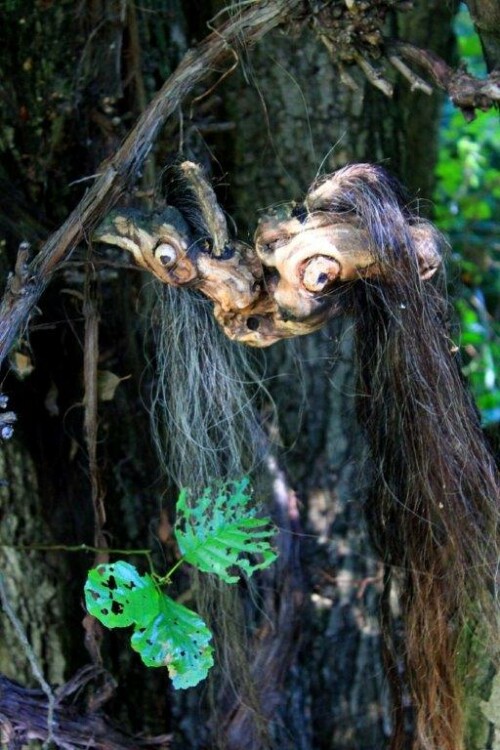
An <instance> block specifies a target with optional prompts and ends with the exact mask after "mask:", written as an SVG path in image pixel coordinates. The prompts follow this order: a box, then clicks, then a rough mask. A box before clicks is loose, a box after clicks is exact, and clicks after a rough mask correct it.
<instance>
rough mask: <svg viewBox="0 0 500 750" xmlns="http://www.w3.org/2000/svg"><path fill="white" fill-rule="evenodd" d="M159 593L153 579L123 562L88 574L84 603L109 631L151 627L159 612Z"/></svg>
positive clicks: (104, 566) (100, 567)
mask: <svg viewBox="0 0 500 750" xmlns="http://www.w3.org/2000/svg"><path fill="white" fill-rule="evenodd" d="M159 596H160V594H159V592H158V589H157V587H156V586H155V583H154V581H153V579H152V578H151V576H149V575H147V574H146V575H140V574H139V572H138V571H137V569H136V568H135V567H134V566H133V565H130V564H129V563H127V562H123V561H122V560H120V561H118V562H115V563H111V564H110V565H98V566H97V568H94V569H93V570H90V571H89V574H88V578H87V582H86V584H85V603H86V605H87V610H88V611H89V612H90V614H91V615H94V617H97V618H98V620H100V621H101V622H102V624H103V625H106V627H108V628H125V627H127V626H128V625H134V624H135V625H137V626H138V627H142V626H145V625H148V624H149V623H150V622H151V620H152V619H153V618H154V617H155V616H156V615H157V614H158V612H159Z"/></svg>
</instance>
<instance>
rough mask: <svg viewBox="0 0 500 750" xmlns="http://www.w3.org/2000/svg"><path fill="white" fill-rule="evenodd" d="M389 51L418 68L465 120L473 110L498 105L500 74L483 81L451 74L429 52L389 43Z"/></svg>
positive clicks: (456, 72) (461, 72)
mask: <svg viewBox="0 0 500 750" xmlns="http://www.w3.org/2000/svg"><path fill="white" fill-rule="evenodd" d="M390 46H391V50H392V51H393V52H395V53H396V55H397V56H398V57H404V58H406V60H408V61H410V62H411V63H413V64H415V65H418V66H420V67H421V68H422V70H425V72H426V73H427V74H428V75H429V76H430V77H431V78H432V80H433V81H434V83H435V84H436V85H437V86H439V88H441V89H443V90H444V91H446V92H447V94H448V96H449V97H450V99H451V101H452V102H453V104H455V106H456V107H459V108H460V109H461V110H462V112H463V114H464V117H465V118H466V119H467V120H473V119H474V118H475V110H476V109H481V110H488V109H490V108H491V107H493V106H495V105H498V103H499V102H500V71H498V70H496V71H495V70H494V71H493V72H492V73H490V74H489V76H487V77H486V78H484V79H478V78H474V76H471V75H470V74H469V73H467V71H465V70H454V69H453V68H451V67H450V66H449V65H448V64H447V63H446V62H445V61H444V60H442V59H441V58H440V57H439V56H438V55H436V54H435V53H434V52H431V51H430V50H425V49H420V48H419V47H415V45H413V44H409V43H408V42H398V41H395V42H392V44H391V45H390Z"/></svg>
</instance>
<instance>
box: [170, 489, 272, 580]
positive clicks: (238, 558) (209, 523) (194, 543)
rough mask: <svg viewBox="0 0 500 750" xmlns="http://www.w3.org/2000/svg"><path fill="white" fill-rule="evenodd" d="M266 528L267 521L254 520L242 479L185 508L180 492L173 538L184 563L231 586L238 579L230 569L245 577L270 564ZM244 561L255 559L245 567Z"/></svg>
mask: <svg viewBox="0 0 500 750" xmlns="http://www.w3.org/2000/svg"><path fill="white" fill-rule="evenodd" d="M270 523H271V521H270V519H269V518H259V517H258V516H257V510H256V508H255V507H253V504H252V499H251V496H250V488H249V482H248V479H246V478H244V479H242V480H240V481H238V482H229V483H227V484H225V485H222V486H221V487H220V488H219V489H218V490H215V491H214V490H212V489H211V488H207V489H206V490H205V491H204V492H203V494H202V495H201V497H200V498H197V499H196V500H195V501H192V502H191V503H190V502H189V492H188V490H182V492H181V493H180V496H179V500H178V502H177V521H176V528H175V536H176V539H177V542H178V544H179V548H180V550H181V552H182V554H183V556H184V559H185V560H186V561H187V562H189V563H191V564H192V565H195V566H196V567H197V568H199V570H202V571H204V572H206V573H213V574H214V575H217V576H218V577H219V578H222V580H224V581H226V583H235V582H236V581H238V579H239V576H238V575H236V574H235V572H234V568H240V570H241V571H243V572H245V573H246V574H247V575H248V576H250V575H252V573H253V572H254V571H255V570H258V569H261V568H266V567H268V566H269V565H271V563H273V562H274V560H275V559H276V557H277V555H276V552H274V550H273V549H272V547H271V546H270V543H269V540H270V539H271V538H272V537H273V536H274V535H275V530H274V529H273V528H270ZM248 555H252V556H254V555H257V556H258V558H257V559H256V560H255V558H254V559H253V561H251V560H250V559H249V557H248ZM231 569H233V571H232V572H231Z"/></svg>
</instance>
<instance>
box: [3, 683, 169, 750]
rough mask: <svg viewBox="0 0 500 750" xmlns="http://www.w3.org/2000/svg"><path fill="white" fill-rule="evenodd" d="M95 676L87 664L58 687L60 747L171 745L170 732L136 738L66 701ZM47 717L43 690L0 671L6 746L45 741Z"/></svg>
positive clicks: (55, 737)
mask: <svg viewBox="0 0 500 750" xmlns="http://www.w3.org/2000/svg"><path fill="white" fill-rule="evenodd" d="M95 676H96V670H92V669H90V670H89V668H85V669H83V670H81V672H79V673H78V674H77V675H75V677H74V678H73V680H72V681H71V682H70V683H68V684H67V685H65V686H63V688H61V689H60V691H58V692H59V700H56V706H55V709H54V716H53V722H52V726H53V732H52V737H51V740H52V741H53V742H54V744H55V745H56V746H57V747H60V748H64V749H65V750H80V748H88V749H89V750H91V749H92V748H93V749H94V750H139V748H143V747H157V748H165V747H169V746H170V736H169V735H163V736H161V737H154V738H150V739H148V738H141V739H137V738H136V737H132V736H130V735H127V734H125V733H124V732H122V731H120V730H118V729H116V728H115V727H113V726H112V725H111V724H110V722H109V721H108V719H107V718H106V717H105V716H104V715H103V714H101V713H97V712H91V711H81V710H79V709H78V708H77V707H76V706H75V705H74V703H71V704H70V703H69V701H68V702H67V703H66V702H65V701H66V700H67V699H68V698H69V697H70V696H71V695H73V694H74V693H75V692H76V690H78V689H81V688H82V686H84V685H85V684H86V683H87V682H88V681H89V679H91V678H92V677H95ZM73 697H74V696H73ZM47 718H48V705H47V696H46V695H45V693H44V692H43V691H42V690H39V689H36V690H34V689H29V688H25V687H22V686H21V685H19V684H18V683H17V682H13V681H12V680H9V679H7V677H4V676H3V675H0V730H1V733H2V740H3V742H5V747H7V748H17V747H20V746H24V745H27V744H28V743H30V742H33V740H40V741H42V742H44V741H46V740H47V739H49V736H48V728H47V723H48V722H47ZM2 746H3V743H2Z"/></svg>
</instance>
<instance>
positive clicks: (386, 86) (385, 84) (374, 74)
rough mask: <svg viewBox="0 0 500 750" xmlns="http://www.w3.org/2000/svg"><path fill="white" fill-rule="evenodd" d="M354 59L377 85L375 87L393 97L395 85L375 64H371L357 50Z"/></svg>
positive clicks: (373, 83)
mask: <svg viewBox="0 0 500 750" xmlns="http://www.w3.org/2000/svg"><path fill="white" fill-rule="evenodd" d="M354 59H355V60H356V63H357V65H358V66H359V67H360V68H361V70H362V71H363V73H364V74H365V76H366V77H367V78H368V80H369V81H370V83H371V84H372V85H373V86H375V88H377V89H379V90H380V91H382V93H383V94H385V95H386V96H388V97H389V98H391V97H392V95H393V93H394V87H393V85H392V83H390V82H389V81H388V80H387V79H386V78H384V76H383V75H382V73H381V72H380V71H379V70H377V68H374V67H373V65H371V64H370V63H369V62H368V60H367V59H366V58H364V57H363V55H362V54H361V53H359V52H355V53H354Z"/></svg>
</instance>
